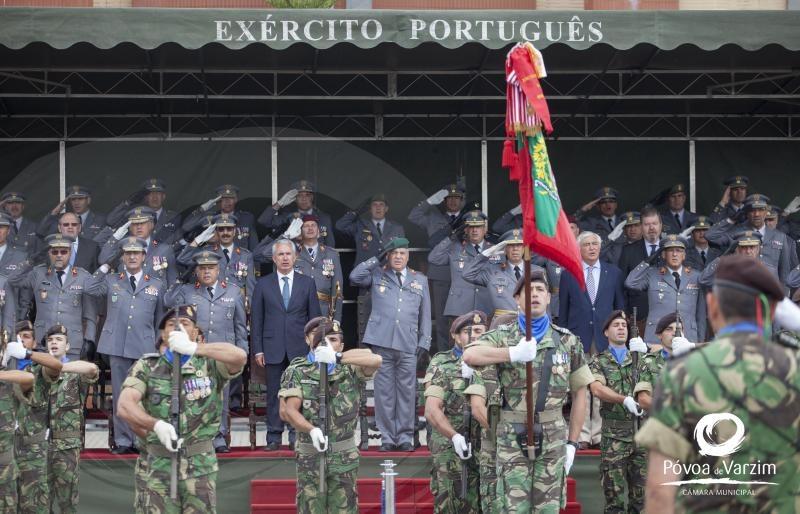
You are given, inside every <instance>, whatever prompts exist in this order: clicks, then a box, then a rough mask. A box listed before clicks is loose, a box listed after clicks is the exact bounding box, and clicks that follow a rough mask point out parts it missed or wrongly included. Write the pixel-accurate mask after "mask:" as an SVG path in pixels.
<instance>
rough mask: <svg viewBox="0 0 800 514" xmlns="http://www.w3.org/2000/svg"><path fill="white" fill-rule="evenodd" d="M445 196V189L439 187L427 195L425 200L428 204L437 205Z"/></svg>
mask: <svg viewBox="0 0 800 514" xmlns="http://www.w3.org/2000/svg"><path fill="white" fill-rule="evenodd" d="M445 198H447V189H440V190H438V191H436V192H435V193H433V194H432V195H431V196H429V197H428V199H427V200H426V201H427V202H428V204H429V205H439V204H440V203H442V202H443V201H444V199H445Z"/></svg>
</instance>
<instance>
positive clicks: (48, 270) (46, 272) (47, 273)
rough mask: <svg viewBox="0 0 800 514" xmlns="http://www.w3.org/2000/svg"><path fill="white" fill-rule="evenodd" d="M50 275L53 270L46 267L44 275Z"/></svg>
mask: <svg viewBox="0 0 800 514" xmlns="http://www.w3.org/2000/svg"><path fill="white" fill-rule="evenodd" d="M52 274H53V268H51V267H50V266H48V267H47V271H45V275H52Z"/></svg>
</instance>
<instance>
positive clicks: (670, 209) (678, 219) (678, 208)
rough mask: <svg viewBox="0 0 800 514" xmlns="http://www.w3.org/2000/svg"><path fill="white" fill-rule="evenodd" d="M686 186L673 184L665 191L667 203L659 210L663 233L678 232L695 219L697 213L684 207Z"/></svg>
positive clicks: (687, 226) (691, 223) (690, 224)
mask: <svg viewBox="0 0 800 514" xmlns="http://www.w3.org/2000/svg"><path fill="white" fill-rule="evenodd" d="M685 207H686V187H685V186H684V185H683V184H675V185H674V186H672V187H671V188H670V189H669V192H668V193H667V205H665V206H664V208H662V209H661V210H660V211H659V212H660V214H661V221H662V223H663V224H664V228H663V231H664V233H665V234H680V233H681V232H683V231H684V230H686V229H687V228H689V227H691V226H692V225H693V224H694V222H695V221H697V214H695V213H693V212H692V211H689V210H687V209H686V208H685Z"/></svg>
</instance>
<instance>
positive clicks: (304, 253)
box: [256, 214, 344, 321]
mask: <svg viewBox="0 0 800 514" xmlns="http://www.w3.org/2000/svg"><path fill="white" fill-rule="evenodd" d="M282 237H283V238H285V239H288V240H290V241H293V242H294V243H295V246H296V247H297V259H296V260H295V261H294V271H295V272H296V273H300V274H301V275H306V276H309V277H311V278H313V279H314V284H315V285H316V288H317V299H318V300H319V310H320V312H321V313H322V314H323V315H327V314H328V313H329V312H330V308H331V300H332V298H333V297H334V296H335V295H336V284H339V288H340V289H339V292H340V293H341V291H342V290H343V289H344V276H343V274H342V263H341V261H340V260H339V252H337V251H336V250H335V249H333V248H330V247H328V246H325V245H324V244H322V243H320V233H319V219H318V218H317V217H316V216H313V215H309V214H306V215H304V216H303V217H302V218H296V219H294V220H292V222H291V223H290V224H289V228H288V229H287V230H286V232H285V233H284V234H283V236H282ZM272 243H273V240H272V238H271V237H269V236H267V237H265V238H264V239H263V240H262V241H261V242H260V243H259V244H258V248H257V255H256V258H257V261H258V262H271V261H272V248H273V244H272ZM335 319H336V320H337V321H341V319H342V295H340V296H339V297H338V299H337V300H336V314H335Z"/></svg>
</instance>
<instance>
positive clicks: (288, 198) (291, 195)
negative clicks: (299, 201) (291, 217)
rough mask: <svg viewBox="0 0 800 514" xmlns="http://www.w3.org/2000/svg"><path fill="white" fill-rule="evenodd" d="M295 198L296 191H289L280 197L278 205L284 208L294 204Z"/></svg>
mask: <svg viewBox="0 0 800 514" xmlns="http://www.w3.org/2000/svg"><path fill="white" fill-rule="evenodd" d="M296 198H297V189H290V190H288V191H286V192H285V193H284V194H283V196H281V199H280V200H278V205H280V206H281V207H286V206H287V205H289V204H290V203H292V202H294V201H295V199H296Z"/></svg>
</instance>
